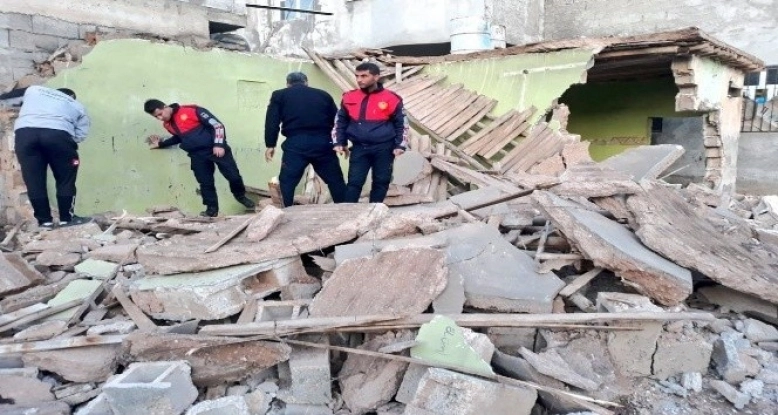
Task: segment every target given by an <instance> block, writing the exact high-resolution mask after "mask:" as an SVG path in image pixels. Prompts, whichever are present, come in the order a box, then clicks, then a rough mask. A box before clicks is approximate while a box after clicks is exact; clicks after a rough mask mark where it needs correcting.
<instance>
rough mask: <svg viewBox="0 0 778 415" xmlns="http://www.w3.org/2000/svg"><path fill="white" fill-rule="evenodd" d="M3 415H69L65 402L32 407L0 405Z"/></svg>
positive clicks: (46, 403)
mask: <svg viewBox="0 0 778 415" xmlns="http://www.w3.org/2000/svg"><path fill="white" fill-rule="evenodd" d="M0 413H2V414H3V415H70V405H68V404H67V403H65V402H59V401H53V402H39V403H37V404H34V405H5V404H0Z"/></svg>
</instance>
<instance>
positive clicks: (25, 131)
mask: <svg viewBox="0 0 778 415" xmlns="http://www.w3.org/2000/svg"><path fill="white" fill-rule="evenodd" d="M15 135H16V139H15V148H16V150H15V151H16V158H17V159H18V160H19V165H20V166H21V168H22V179H23V180H24V184H25V185H26V186H27V196H28V198H29V199H30V204H31V205H32V209H33V211H34V212H35V213H34V214H35V219H37V220H38V223H39V224H42V223H45V222H51V221H52V217H51V207H50V206H49V196H48V193H47V192H46V173H47V169H48V168H49V167H51V172H52V173H53V175H54V181H55V182H56V184H57V207H58V208H59V219H60V221H70V220H71V219H72V217H73V208H74V205H75V201H76V177H77V176H78V166H79V165H80V164H81V161H80V160H79V158H78V144H76V142H75V141H73V138H72V137H71V136H70V134H69V133H67V132H66V131H61V130H52V129H49V128H20V129H19V130H16V134H15Z"/></svg>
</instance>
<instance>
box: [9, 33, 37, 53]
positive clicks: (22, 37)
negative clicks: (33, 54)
mask: <svg viewBox="0 0 778 415" xmlns="http://www.w3.org/2000/svg"><path fill="white" fill-rule="evenodd" d="M8 45H9V46H10V47H11V48H13V49H18V50H22V51H33V50H35V35H33V34H32V33H29V32H23V31H21V30H9V31H8Z"/></svg>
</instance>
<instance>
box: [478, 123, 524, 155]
mask: <svg viewBox="0 0 778 415" xmlns="http://www.w3.org/2000/svg"><path fill="white" fill-rule="evenodd" d="M519 118H520V115H515V116H513V117H511V119H510V120H508V121H506V122H504V123H503V124H502V125H501V126H499V127H498V128H495V129H494V131H492V132H491V133H489V134H488V135H487V136H486V137H484V138H482V139H481V141H479V142H478V143H477V144H475V145H474V146H473V150H474V151H475V153H476V154H479V155H480V154H481V153H483V152H484V151H485V149H491V148H493V147H495V146H496V144H497V142H498V141H499V140H500V139H501V138H503V137H504V136H505V135H506V134H508V133H509V132H510V131H511V129H512V128H513V127H514V126H515V123H516V121H517V120H518V119H519Z"/></svg>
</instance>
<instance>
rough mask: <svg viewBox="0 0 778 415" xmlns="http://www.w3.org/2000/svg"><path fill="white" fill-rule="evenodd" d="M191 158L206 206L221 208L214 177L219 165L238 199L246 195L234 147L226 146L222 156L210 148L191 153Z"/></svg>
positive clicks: (193, 170)
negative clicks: (233, 151)
mask: <svg viewBox="0 0 778 415" xmlns="http://www.w3.org/2000/svg"><path fill="white" fill-rule="evenodd" d="M189 158H190V161H191V167H192V172H193V173H194V176H195V179H197V183H198V184H200V195H201V196H202V198H203V204H204V205H205V206H206V207H212V208H215V209H216V210H218V209H219V198H218V196H217V195H216V184H215V181H214V179H213V174H214V173H215V172H216V168H217V167H218V168H219V171H220V172H221V174H222V176H224V178H225V179H227V181H228V182H229V183H230V191H231V192H232V195H233V196H235V198H236V199H238V198H241V197H243V196H245V195H246V186H245V185H244V184H243V178H242V177H241V176H240V171H239V170H238V164H237V163H235V157H233V155H232V149H231V148H230V147H229V146H225V148H224V156H222V157H216V156H214V155H213V152H212V151H211V150H210V149H208V150H207V151H198V152H193V153H189Z"/></svg>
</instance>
